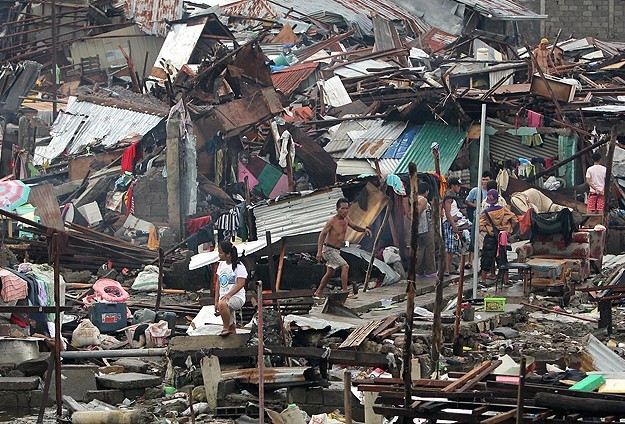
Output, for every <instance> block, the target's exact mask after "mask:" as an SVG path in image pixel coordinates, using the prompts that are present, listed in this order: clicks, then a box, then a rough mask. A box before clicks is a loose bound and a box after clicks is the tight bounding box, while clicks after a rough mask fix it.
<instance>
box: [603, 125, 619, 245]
mask: <svg viewBox="0 0 625 424" xmlns="http://www.w3.org/2000/svg"><path fill="white" fill-rule="evenodd" d="M615 148H616V127H612V134H611V135H610V146H609V147H608V156H607V158H606V164H605V185H604V188H603V200H604V202H603V203H604V206H603V225H604V227H606V228H608V217H609V216H610V193H611V192H612V162H613V161H614V150H615ZM604 240H607V237H604ZM604 247H605V246H604Z"/></svg>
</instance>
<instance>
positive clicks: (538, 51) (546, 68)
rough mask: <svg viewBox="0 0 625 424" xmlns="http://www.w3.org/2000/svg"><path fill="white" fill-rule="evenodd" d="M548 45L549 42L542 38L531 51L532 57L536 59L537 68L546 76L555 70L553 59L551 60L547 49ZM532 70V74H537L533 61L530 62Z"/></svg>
mask: <svg viewBox="0 0 625 424" xmlns="http://www.w3.org/2000/svg"><path fill="white" fill-rule="evenodd" d="M548 45H549V40H547V39H546V38H543V39H542V40H540V44H539V45H538V47H536V48H535V49H534V51H533V55H534V57H535V58H536V62H538V66H540V69H541V70H542V71H543V72H545V73H547V74H548V73H550V72H551V71H552V70H554V69H555V65H554V63H553V59H552V58H551V51H549V49H547V46H548ZM532 68H533V69H534V72H538V69H536V65H535V64H534V61H532Z"/></svg>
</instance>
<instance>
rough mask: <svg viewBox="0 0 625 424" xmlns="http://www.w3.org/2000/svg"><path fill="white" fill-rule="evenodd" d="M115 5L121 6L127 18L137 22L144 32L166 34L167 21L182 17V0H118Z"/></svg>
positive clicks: (162, 35)
mask: <svg viewBox="0 0 625 424" xmlns="http://www.w3.org/2000/svg"><path fill="white" fill-rule="evenodd" d="M114 6H115V7H122V8H123V10H124V14H125V15H126V17H127V18H128V19H132V20H133V21H134V22H136V23H137V24H139V26H140V27H141V30H142V31H143V32H145V33H146V34H154V35H160V36H161V37H164V36H165V35H167V31H168V28H167V21H175V20H177V19H180V18H182V13H183V11H184V7H183V0H119V1H117V2H116V3H115V4H114Z"/></svg>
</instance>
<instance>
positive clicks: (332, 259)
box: [314, 197, 371, 298]
mask: <svg viewBox="0 0 625 424" xmlns="http://www.w3.org/2000/svg"><path fill="white" fill-rule="evenodd" d="M348 213H349V201H348V200H347V199H346V198H344V197H343V198H341V199H339V200H338V201H337V202H336V215H334V216H333V217H332V218H330V219H329V220H328V222H326V225H325V227H323V230H321V234H319V239H318V241H317V260H318V261H320V262H321V260H322V259H323V260H324V261H325V262H326V273H325V274H324V275H323V278H321V282H320V283H319V287H318V288H317V290H316V291H315V293H314V296H315V297H318V298H321V297H323V289H324V287H325V286H326V284H328V281H330V278H332V276H334V271H335V270H336V269H337V268H341V287H342V291H343V292H344V293H347V292H348V291H349V290H348V288H347V277H348V272H349V265H347V262H345V259H343V258H342V257H341V247H343V245H345V234H346V233H347V226H349V227H350V228H352V229H353V230H355V231H358V232H360V233H363V232H364V233H365V235H368V236H370V235H371V230H370V229H369V228H363V227H360V226H358V225H356V224H354V223H353V222H352V221H351V219H349V217H348V216H347V214H348Z"/></svg>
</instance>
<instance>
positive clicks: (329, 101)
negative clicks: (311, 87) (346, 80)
mask: <svg viewBox="0 0 625 424" xmlns="http://www.w3.org/2000/svg"><path fill="white" fill-rule="evenodd" d="M317 85H319V86H320V87H323V101H324V102H325V104H326V105H327V106H333V107H340V106H345V105H347V104H349V103H351V102H352V99H351V98H350V97H349V94H348V93H347V90H346V89H345V86H344V85H343V82H342V81H341V78H339V76H338V75H335V76H333V77H332V78H330V79H327V80H321V81H317Z"/></svg>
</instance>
